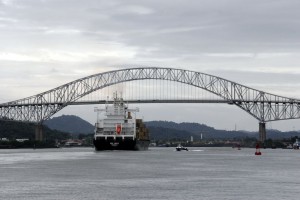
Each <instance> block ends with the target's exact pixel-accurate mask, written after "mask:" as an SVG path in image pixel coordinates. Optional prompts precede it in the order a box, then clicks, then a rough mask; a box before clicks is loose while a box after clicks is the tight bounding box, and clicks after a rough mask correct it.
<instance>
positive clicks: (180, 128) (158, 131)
mask: <svg viewBox="0 0 300 200" xmlns="http://www.w3.org/2000/svg"><path fill="white" fill-rule="evenodd" d="M145 124H146V126H147V128H149V131H150V138H151V139H155V140H157V139H185V140H189V139H190V138H191V136H193V138H194V140H199V139H200V138H201V134H202V137H203V139H233V138H246V137H251V138H253V137H256V138H258V132H248V131H226V130H217V129H215V128H213V127H210V126H207V125H205V124H199V123H189V122H182V123H175V122H172V121H149V122H145ZM45 125H47V126H48V127H49V128H51V129H56V130H59V131H63V132H68V133H72V134H90V133H93V132H94V127H93V125H92V124H90V123H89V122H87V121H85V120H83V119H81V118H80V117H77V116H73V115H62V116H60V117H54V118H52V119H50V120H47V121H46V122H45ZM294 136H300V132H297V131H291V132H281V131H278V130H267V137H268V138H271V139H282V138H291V137H294Z"/></svg>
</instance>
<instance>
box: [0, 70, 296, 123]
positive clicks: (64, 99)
mask: <svg viewBox="0 0 300 200" xmlns="http://www.w3.org/2000/svg"><path fill="white" fill-rule="evenodd" d="M144 79H156V80H169V81H176V82H180V83H182V84H188V85H192V86H195V87H198V88H202V89H204V90H206V91H209V92H211V93H214V94H216V95H218V96H220V97H222V98H223V99H224V100H228V101H229V102H230V104H234V105H236V106H238V107H240V108H241V109H243V110H244V111H246V112H247V113H249V114H250V115H252V116H253V117H255V118H256V119H257V120H259V121H260V122H267V121H275V120H286V119H296V118H300V100H298V99H292V98H287V97H282V96H278V95H274V94H270V93H266V92H263V91H259V90H256V89H253V88H250V87H246V86H244V85H241V84H238V83H235V82H232V81H229V80H226V79H223V78H220V77H216V76H212V75H209V74H204V73H200V72H195V71H189V70H183V69H173V68H157V67H149V68H129V69H121V70H115V71H109V72H104V73H99V74H95V75H92V76H88V77H85V78H81V79H78V80H75V81H73V82H70V83H67V84H65V85H62V86H59V87H57V88H54V89H52V90H49V91H46V92H43V93H40V94H37V95H35V96H31V97H27V98H24V99H19V100H16V101H12V102H8V103H4V104H0V118H2V119H12V120H18V121H27V122H36V123H42V122H43V121H44V120H46V119H48V118H49V117H50V116H52V115H53V114H55V113H56V112H58V111H59V110H61V109H62V108H64V107H65V106H67V105H69V104H71V103H73V102H75V101H76V100H78V99H80V98H81V97H83V96H85V95H87V94H89V93H92V92H94V91H96V90H99V89H102V88H105V87H107V86H110V85H114V84H118V83H121V82H126V81H134V80H144Z"/></svg>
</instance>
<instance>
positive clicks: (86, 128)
mask: <svg viewBox="0 0 300 200" xmlns="http://www.w3.org/2000/svg"><path fill="white" fill-rule="evenodd" d="M44 124H45V125H46V126H48V127H49V128H50V129H53V130H59V131H63V132H67V133H71V134H75V135H78V134H90V133H93V132H94V126H93V125H92V124H90V123H89V122H87V121H85V120H83V119H81V118H80V117H77V116H74V115H62V116H59V117H53V118H52V119H49V120H47V121H45V122H44Z"/></svg>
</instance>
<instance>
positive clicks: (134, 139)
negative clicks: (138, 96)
mask: <svg viewBox="0 0 300 200" xmlns="http://www.w3.org/2000/svg"><path fill="white" fill-rule="evenodd" d="M95 111H96V112H98V115H97V116H98V117H97V122H96V124H95V135H94V145H95V149H96V150H111V149H119V150H147V149H148V146H149V133H148V129H146V127H145V125H144V123H143V122H142V120H140V119H136V112H138V111H139V109H138V108H135V109H129V108H128V105H126V104H125V103H124V101H123V98H122V97H118V95H117V93H115V94H114V101H113V104H112V105H109V104H106V105H105V109H95ZM101 112H104V118H102V119H99V114H100V113H101Z"/></svg>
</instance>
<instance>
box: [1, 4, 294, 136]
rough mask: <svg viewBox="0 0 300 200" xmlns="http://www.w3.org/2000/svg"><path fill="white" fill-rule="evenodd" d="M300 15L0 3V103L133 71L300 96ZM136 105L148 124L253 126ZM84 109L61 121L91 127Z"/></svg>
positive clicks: (272, 10)
mask: <svg viewBox="0 0 300 200" xmlns="http://www.w3.org/2000/svg"><path fill="white" fill-rule="evenodd" d="M299 10H300V1H299V0H193V1H191V0H190V1H189V0H163V1H162V0H145V1H142V0H109V1H108V0H103V1H102V0H0V44H1V45H0V102H7V101H11V100H15V99H20V98H23V97H27V96H30V95H34V94H37V93H40V92H43V91H46V90H49V89H52V88H54V87H57V86H59V85H62V84H64V83H67V82H70V81H73V80H75V79H78V78H82V77H85V76H87V75H91V74H95V73H100V72H104V71H108V70H114V69H118V68H122V67H123V66H137V65H143V66H158V67H174V68H185V69H189V70H194V71H199V72H204V73H209V74H212V75H217V76H221V77H223V78H226V79H229V80H232V81H236V82H239V83H241V84H244V85H247V86H250V87H253V88H257V89H260V90H264V91H267V92H270V93H275V94H278V95H283V96H288V97H293V98H299V99H300V79H299V77H300V37H299V35H300V20H299V19H300V12H299ZM138 106H139V107H140V110H141V113H140V114H141V115H143V117H144V119H145V120H146V121H149V120H154V119H158V120H174V121H177V122H181V121H188V122H198V123H206V124H208V125H210V126H214V127H216V128H222V129H227V130H232V129H234V127H235V124H237V128H238V129H246V130H257V129H258V124H257V121H256V120H255V119H253V118H252V117H250V116H249V115H248V114H247V113H245V112H244V111H242V110H240V109H238V108H235V107H233V106H229V105H213V104H209V105H207V104H204V105H194V104H190V105H182V106H181V108H182V109H181V110H180V111H179V112H180V113H184V115H182V114H181V115H180V116H179V115H178V112H177V111H176V110H175V111H174V108H175V107H174V105H167V106H163V107H162V106H161V105H138ZM88 108H91V110H92V107H88ZM176 108H178V105H177V106H176ZM195 108H197V109H195ZM143 109H144V110H143ZM86 110H89V109H87V107H81V106H79V107H70V108H66V109H65V110H63V111H61V112H60V113H58V114H59V115H61V114H63V113H66V114H78V115H81V117H83V118H85V119H87V120H89V121H90V122H93V120H94V118H95V114H94V113H93V111H92V112H91V113H88V112H83V111H86ZM153 110H155V112H152V111H153ZM157 113H160V114H157ZM170 113H171V114H170ZM228 113H230V116H228V115H229V114H228ZM268 127H272V128H277V129H280V130H292V129H297V130H298V129H300V123H299V120H289V121H285V122H272V124H270V125H268Z"/></svg>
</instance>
